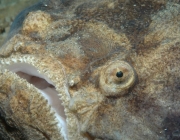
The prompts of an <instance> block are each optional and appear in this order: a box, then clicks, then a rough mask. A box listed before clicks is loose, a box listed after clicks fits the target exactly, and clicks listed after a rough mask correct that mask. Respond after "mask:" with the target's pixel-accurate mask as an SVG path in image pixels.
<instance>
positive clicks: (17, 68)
mask: <svg viewBox="0 0 180 140" xmlns="http://www.w3.org/2000/svg"><path fill="white" fill-rule="evenodd" d="M7 69H8V70H10V71H12V72H14V73H16V74H17V75H18V76H19V77H21V78H23V79H26V81H27V82H29V83H30V84H32V85H34V86H35V87H36V88H37V89H38V91H39V92H40V93H41V94H42V95H43V97H44V98H45V99H46V100H48V104H49V105H50V106H51V108H52V110H53V111H54V112H55V116H56V118H57V120H58V127H59V128H61V134H62V135H63V137H64V139H65V140H66V139H67V125H66V115H65V112H64V106H63V105H62V101H61V100H60V99H59V96H58V94H59V93H58V92H57V90H56V87H55V86H54V84H53V82H52V81H51V80H50V79H49V78H48V77H47V76H45V75H43V74H40V73H39V72H38V70H37V69H36V68H35V67H34V66H32V65H31V64H28V63H15V64H11V65H9V66H7Z"/></svg>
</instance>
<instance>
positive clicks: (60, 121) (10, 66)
mask: <svg viewBox="0 0 180 140" xmlns="http://www.w3.org/2000/svg"><path fill="white" fill-rule="evenodd" d="M13 65H17V66H20V65H21V66H22V65H23V66H22V67H23V68H24V67H25V66H28V65H29V66H30V65H31V64H29V63H11V64H5V69H7V70H9V71H11V72H13V73H16V72H18V71H21V70H22V67H18V68H17V69H15V70H13ZM31 67H32V68H33V71H35V70H36V73H34V74H33V76H38V77H40V78H43V79H45V80H46V81H47V82H48V83H49V84H51V85H53V86H54V87H55V89H57V85H56V84H54V82H53V80H51V79H50V78H49V77H48V76H46V75H45V74H44V73H40V72H39V70H38V68H36V67H35V66H33V65H31ZM26 70H28V69H25V70H24V72H25V71H26ZM31 72H32V71H28V74H32V73H33V72H32V73H31ZM37 73H38V74H37ZM19 77H20V76H19ZM20 78H21V77H20ZM21 79H24V78H21ZM27 83H29V82H28V81H27ZM31 85H32V86H33V87H34V88H36V89H37V91H38V93H39V94H41V96H42V97H43V98H44V99H45V100H47V98H46V97H45V96H43V95H42V92H41V90H40V89H38V88H37V87H36V86H35V85H33V84H31ZM56 91H57V90H56ZM59 95H60V92H58V91H57V99H58V100H59V101H61V102H62V103H61V106H62V107H63V109H64V115H65V117H62V116H61V115H59V114H58V113H57V111H56V110H55V109H53V107H52V106H51V104H49V103H47V104H49V106H50V108H51V109H52V110H53V111H54V112H55V113H54V116H55V118H56V120H57V121H58V124H57V126H58V128H60V132H59V133H60V134H61V135H63V137H64V139H65V140H68V129H67V121H66V118H67V115H66V111H65V110H66V109H65V108H66V107H65V104H64V102H63V100H62V99H61V98H60V96H59ZM63 121H64V122H63ZM62 131H64V132H62ZM62 133H64V134H62Z"/></svg>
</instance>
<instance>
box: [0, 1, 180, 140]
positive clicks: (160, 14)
mask: <svg viewBox="0 0 180 140" xmlns="http://www.w3.org/2000/svg"><path fill="white" fill-rule="evenodd" d="M56 3H58V5H57V4H56ZM44 6H45V7H46V8H44V9H43V11H40V10H41V9H40V10H39V11H33V12H30V13H29V14H28V15H27V19H28V22H26V19H25V21H24V24H23V25H22V27H21V30H20V31H19V33H17V34H16V35H14V36H13V37H12V38H11V39H10V40H9V41H8V42H7V43H6V44H4V45H3V46H2V47H1V50H0V69H1V72H0V139H4V140H6V139H11V138H14V139H48V140H49V139H55V140H57V139H63V137H62V136H61V135H60V133H59V132H60V131H59V128H57V124H56V123H54V122H55V116H54V115H53V112H52V111H51V108H50V107H49V105H48V104H47V102H46V101H45V99H44V98H43V97H42V96H41V94H40V93H39V92H38V90H37V89H36V88H35V87H34V86H33V85H30V84H29V83H28V82H26V81H25V80H22V78H20V77H18V76H17V75H16V74H14V73H12V72H10V71H8V70H7V69H6V66H8V65H11V64H14V63H28V64H31V65H33V66H34V67H35V68H37V69H38V70H39V72H40V73H42V74H44V75H46V76H47V77H48V78H49V79H50V80H51V81H52V82H53V83H54V86H55V88H56V90H57V91H58V93H59V96H60V98H61V100H62V102H63V106H64V108H65V113H66V122H67V128H68V138H67V139H69V140H81V139H82V140H83V139H86V140H101V139H102V140H144V139H148V140H177V139H180V125H179V124H180V109H179V108H180V65H179V63H180V45H179V44H180V32H179V31H180V16H179V13H180V3H179V2H176V1H171V2H169V1H166V0H161V1H155V0H153V1H152V0H151V1H150V0H149V1H145V2H144V1H143V0H136V1H134V0H98V1H94V0H68V1H66V0H63V1H61V2H59V1H57V2H56V0H53V1H45V2H44ZM57 6H58V7H59V9H58V8H57ZM41 15H44V16H41ZM36 16H37V19H36ZM40 17H42V18H40ZM31 19H33V20H32V21H31ZM35 20H37V21H35ZM44 21H47V22H44ZM31 22H32V24H31ZM36 24H37V25H36ZM31 25H32V27H31ZM40 25H42V26H43V27H40ZM41 29H42V30H41ZM14 30H16V29H14ZM126 64H127V65H126ZM119 71H122V72H123V74H124V75H123V77H120V78H121V79H120V78H117V76H116V73H117V72H119ZM122 78H124V79H122ZM132 78H133V80H132ZM119 79H120V80H119ZM128 79H131V80H132V81H130V82H128ZM103 80H104V81H103ZM111 86H112V89H111ZM119 87H123V88H120V89H119ZM35 106H41V107H42V108H43V109H41V110H40V111H39V110H38V107H35Z"/></svg>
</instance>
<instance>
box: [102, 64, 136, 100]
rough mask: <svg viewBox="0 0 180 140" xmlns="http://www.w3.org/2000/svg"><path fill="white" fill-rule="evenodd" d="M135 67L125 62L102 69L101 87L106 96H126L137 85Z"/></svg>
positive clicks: (108, 65)
mask: <svg viewBox="0 0 180 140" xmlns="http://www.w3.org/2000/svg"><path fill="white" fill-rule="evenodd" d="M135 80H136V76H135V70H134V69H133V67H132V66H131V65H130V64H129V63H127V62H125V61H115V62H111V63H109V64H107V65H106V66H104V67H103V68H102V69H101V72H100V79H99V85H100V88H101V91H102V93H103V94H104V95H105V96H117V95H124V94H125V93H127V92H128V89H129V88H130V87H132V86H133V85H134V83H135Z"/></svg>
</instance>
